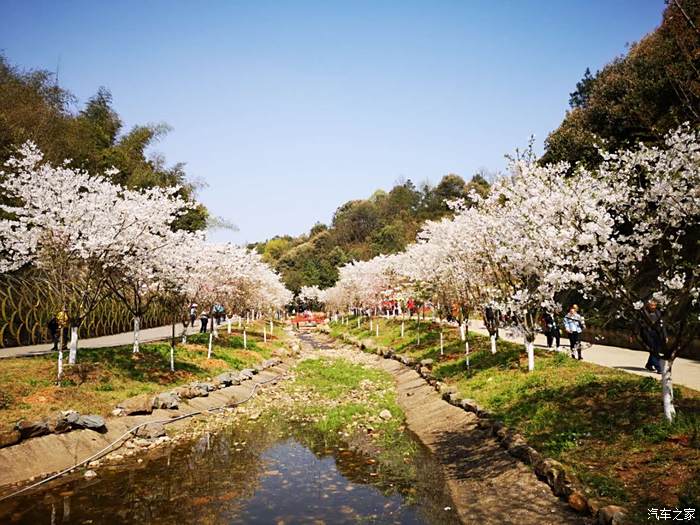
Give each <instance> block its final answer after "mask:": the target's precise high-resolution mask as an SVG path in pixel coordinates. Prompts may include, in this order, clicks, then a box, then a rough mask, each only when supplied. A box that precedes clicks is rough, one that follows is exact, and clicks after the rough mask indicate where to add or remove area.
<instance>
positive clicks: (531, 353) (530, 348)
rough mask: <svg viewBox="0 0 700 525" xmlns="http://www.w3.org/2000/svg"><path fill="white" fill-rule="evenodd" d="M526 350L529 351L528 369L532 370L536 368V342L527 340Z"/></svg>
mask: <svg viewBox="0 0 700 525" xmlns="http://www.w3.org/2000/svg"><path fill="white" fill-rule="evenodd" d="M525 350H526V351H527V369H528V371H530V372H532V371H533V370H534V369H535V343H533V342H531V341H525Z"/></svg>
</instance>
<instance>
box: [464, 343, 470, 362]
mask: <svg viewBox="0 0 700 525" xmlns="http://www.w3.org/2000/svg"><path fill="white" fill-rule="evenodd" d="M464 355H465V359H466V361H467V368H469V341H465V343H464Z"/></svg>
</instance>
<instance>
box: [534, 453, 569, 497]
mask: <svg viewBox="0 0 700 525" xmlns="http://www.w3.org/2000/svg"><path fill="white" fill-rule="evenodd" d="M541 470H542V471H543V473H544V476H543V477H544V478H546V479H547V484H548V485H549V486H550V487H552V492H554V494H555V495H557V496H566V497H568V495H569V494H571V492H572V489H571V482H572V481H571V478H570V477H569V475H568V474H567V473H566V470H564V466H563V465H562V464H561V463H559V462H558V461H555V460H553V459H550V458H547V459H545V460H544V461H543V462H542V466H541Z"/></svg>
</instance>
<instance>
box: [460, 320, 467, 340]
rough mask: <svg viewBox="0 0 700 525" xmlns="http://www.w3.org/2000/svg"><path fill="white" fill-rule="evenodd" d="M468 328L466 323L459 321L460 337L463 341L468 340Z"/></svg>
mask: <svg viewBox="0 0 700 525" xmlns="http://www.w3.org/2000/svg"><path fill="white" fill-rule="evenodd" d="M466 332H467V330H466V327H465V324H464V323H459V337H460V338H461V339H462V341H466V340H467V333H466Z"/></svg>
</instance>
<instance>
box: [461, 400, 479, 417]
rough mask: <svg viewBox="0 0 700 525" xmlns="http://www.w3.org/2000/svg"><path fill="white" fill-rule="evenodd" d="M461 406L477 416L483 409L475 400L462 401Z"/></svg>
mask: <svg viewBox="0 0 700 525" xmlns="http://www.w3.org/2000/svg"><path fill="white" fill-rule="evenodd" d="M461 406H462V408H463V409H464V410H467V411H469V412H473V413H475V414H477V413H478V412H479V410H480V409H481V407H480V406H479V405H478V403H477V402H476V401H474V400H473V399H462V403H461Z"/></svg>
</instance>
